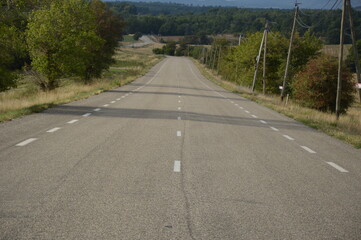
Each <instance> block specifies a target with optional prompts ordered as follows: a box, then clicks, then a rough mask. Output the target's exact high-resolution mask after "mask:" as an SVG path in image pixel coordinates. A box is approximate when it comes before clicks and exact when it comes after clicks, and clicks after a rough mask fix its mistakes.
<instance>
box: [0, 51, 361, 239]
mask: <svg viewBox="0 0 361 240" xmlns="http://www.w3.org/2000/svg"><path fill="white" fill-rule="evenodd" d="M0 138H1V142H0V239H87V240H88V239H142V240H143V239H157V240H158V239H180V240H188V239H190V240H192V239H205V240H211V239H222V240H224V239H250V240H254V239H267V240H270V239H306V240H313V239H317V240H318V239H327V240H330V239H335V240H336V239H337V240H339V239H347V240H353V239H355V240H359V239H361V152H360V150H356V149H354V148H352V147H351V146H349V145H347V144H344V143H342V142H340V141H338V140H335V139H333V138H331V137H328V136H326V135H325V134H323V133H320V132H318V131H315V130H313V129H310V128H308V127H306V126H304V125H302V124H300V123H298V122H295V121H293V120H291V119H289V118H287V117H284V116H282V115H280V114H278V113H276V112H274V111H272V110H269V109H267V108H265V107H262V106H260V105H258V104H256V103H253V102H251V101H248V100H246V99H244V98H241V97H239V96H237V95H235V94H233V93H230V92H227V91H225V90H223V89H221V88H219V87H218V86H215V85H214V84H213V83H211V82H209V81H208V80H206V79H205V78H204V77H202V76H201V74H200V73H199V71H198V70H197V69H196V67H195V66H194V65H193V64H192V62H191V61H190V60H188V59H186V58H176V57H172V58H167V59H165V60H164V61H163V62H161V63H160V64H158V65H157V66H155V67H154V68H153V69H152V70H151V71H150V72H149V73H148V74H147V75H145V76H144V77H142V78H140V79H138V80H136V81H135V82H133V83H132V84H129V85H127V86H124V87H121V88H118V89H115V90H112V91H107V92H105V93H103V94H100V95H97V96H94V97H91V98H89V99H86V100H82V101H77V102H73V103H70V104H66V105H62V106H58V107H55V108H52V109H49V110H47V111H45V112H43V113H39V114H33V115H30V116H26V117H23V118H21V119H17V120H14V121H11V122H6V123H3V124H0Z"/></svg>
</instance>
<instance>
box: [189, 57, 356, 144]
mask: <svg viewBox="0 0 361 240" xmlns="http://www.w3.org/2000/svg"><path fill="white" fill-rule="evenodd" d="M193 62H194V63H195V64H196V66H197V67H198V69H199V70H200V71H201V73H202V74H203V75H204V76H205V77H206V78H207V79H209V80H211V81H212V82H214V83H215V84H217V85H219V86H220V87H222V88H224V89H226V90H228V91H231V92H234V93H236V94H239V95H241V96H243V97H245V98H248V99H250V100H252V101H254V102H257V103H259V104H261V105H263V106H266V107H268V108H270V109H273V110H275V111H277V112H279V113H281V114H284V115H286V116H288V117H290V118H293V119H295V120H296V121H299V122H302V123H304V124H305V125H307V126H309V127H312V128H314V129H317V130H320V131H322V132H324V133H326V134H328V135H329V136H332V137H335V138H337V139H340V140H342V141H344V142H347V143H349V144H351V145H353V146H354V147H355V148H358V149H361V103H360V102H359V100H356V103H354V104H353V106H352V107H351V108H349V110H348V112H347V114H344V115H341V116H340V118H339V120H338V121H337V120H336V117H335V115H334V114H331V113H324V112H320V111H317V110H314V109H310V108H306V107H302V106H300V105H299V104H297V103H296V102H294V101H293V100H292V99H291V100H289V101H288V103H287V105H286V104H285V103H284V102H281V100H280V97H279V96H276V95H266V96H264V95H263V94H258V93H256V94H252V93H249V92H245V91H242V90H241V88H240V87H239V86H238V85H236V84H234V83H232V82H229V81H225V80H222V79H221V77H220V76H219V75H217V74H216V72H215V71H212V70H210V69H208V68H206V67H205V66H204V65H202V64H201V63H199V62H198V61H196V60H194V59H193Z"/></svg>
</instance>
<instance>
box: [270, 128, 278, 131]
mask: <svg viewBox="0 0 361 240" xmlns="http://www.w3.org/2000/svg"><path fill="white" fill-rule="evenodd" d="M270 128H271V129H272V130H273V131H276V132H278V131H279V130H278V129H277V128H275V127H270Z"/></svg>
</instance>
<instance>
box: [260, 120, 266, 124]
mask: <svg viewBox="0 0 361 240" xmlns="http://www.w3.org/2000/svg"><path fill="white" fill-rule="evenodd" d="M259 121H260V122H261V123H263V124H267V122H266V121H264V120H259Z"/></svg>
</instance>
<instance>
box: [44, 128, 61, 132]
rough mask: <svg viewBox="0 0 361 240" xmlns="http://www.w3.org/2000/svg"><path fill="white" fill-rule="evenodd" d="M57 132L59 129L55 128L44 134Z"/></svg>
mask: <svg viewBox="0 0 361 240" xmlns="http://www.w3.org/2000/svg"><path fill="white" fill-rule="evenodd" d="M58 130H60V128H59V127H56V128H52V129H50V130H48V131H46V132H48V133H53V132H56V131H58Z"/></svg>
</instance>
